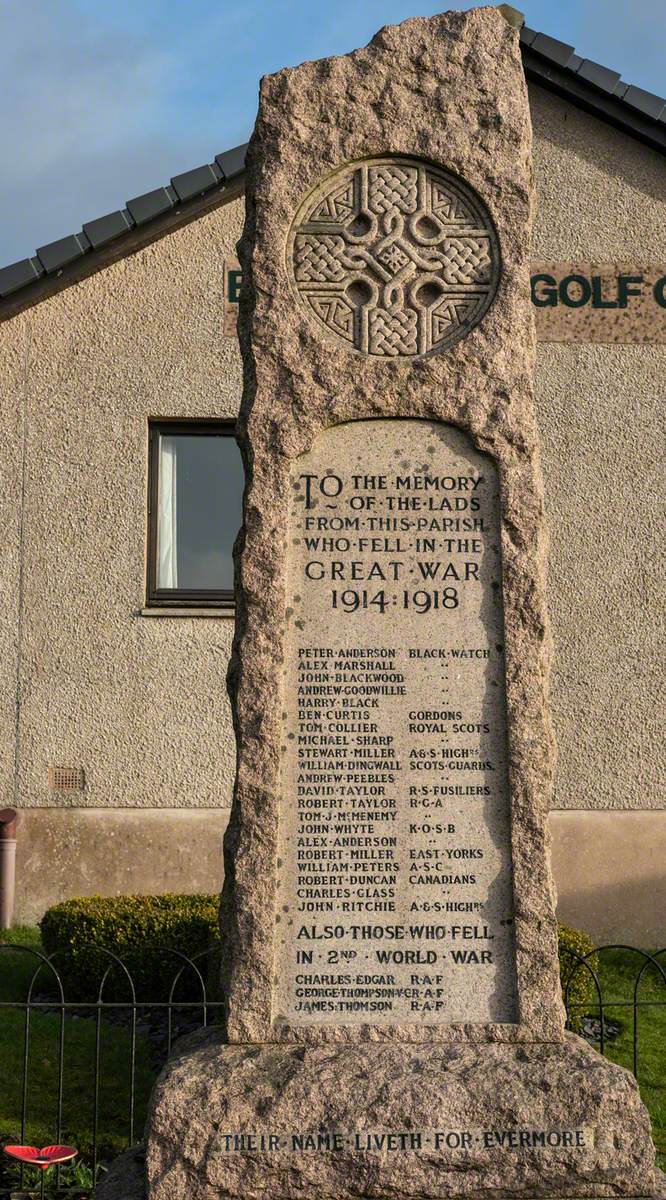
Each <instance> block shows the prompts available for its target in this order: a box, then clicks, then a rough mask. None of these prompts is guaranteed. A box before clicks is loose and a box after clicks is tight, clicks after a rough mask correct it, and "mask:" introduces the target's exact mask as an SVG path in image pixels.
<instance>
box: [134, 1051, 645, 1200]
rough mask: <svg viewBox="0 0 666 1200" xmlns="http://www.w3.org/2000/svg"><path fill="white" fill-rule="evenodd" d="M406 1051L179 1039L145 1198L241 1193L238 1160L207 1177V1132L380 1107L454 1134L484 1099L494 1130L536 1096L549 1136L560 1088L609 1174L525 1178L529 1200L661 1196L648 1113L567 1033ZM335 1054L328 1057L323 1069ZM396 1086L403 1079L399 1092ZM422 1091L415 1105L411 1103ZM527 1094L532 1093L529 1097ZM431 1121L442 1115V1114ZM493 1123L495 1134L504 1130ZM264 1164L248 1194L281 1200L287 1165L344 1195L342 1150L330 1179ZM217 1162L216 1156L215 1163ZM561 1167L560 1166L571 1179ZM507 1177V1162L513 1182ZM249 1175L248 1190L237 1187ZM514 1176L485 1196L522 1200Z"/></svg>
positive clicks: (334, 1118)
mask: <svg viewBox="0 0 666 1200" xmlns="http://www.w3.org/2000/svg"><path fill="white" fill-rule="evenodd" d="M406 1049H407V1048H406V1047H402V1046H396V1045H395V1044H391V1043H384V1044H383V1045H382V1044H378V1043H376V1042H375V1043H370V1044H366V1045H362V1044H361V1045H359V1044H357V1045H337V1046H330V1045H318V1046H309V1047H303V1046H297V1045H289V1046H286V1045H276V1044H274V1043H273V1044H267V1045H264V1046H246V1047H243V1046H239V1045H230V1044H228V1043H225V1042H224V1039H223V1037H222V1035H221V1033H220V1031H219V1030H208V1031H198V1032H197V1033H196V1034H193V1035H191V1036H190V1037H189V1038H186V1039H183V1040H182V1041H181V1043H180V1046H179V1049H178V1050H177V1051H176V1053H174V1055H173V1056H172V1058H171V1059H170V1060H169V1063H168V1064H167V1066H166V1067H165V1069H164V1071H163V1073H162V1075H161V1077H160V1080H159V1082H158V1084H157V1085H156V1087H155V1090H154V1093H153V1097H152V1100H151V1105H150V1110H149V1115H148V1123H147V1143H148V1155H147V1163H148V1174H149V1178H150V1179H151V1181H152V1188H153V1189H154V1190H151V1192H150V1195H151V1196H154V1197H155V1200H171V1197H172V1195H173V1194H178V1195H180V1194H183V1195H186V1194H187V1195H189V1190H188V1189H190V1190H191V1191H192V1195H193V1196H194V1197H203V1196H204V1195H205V1196H206V1197H208V1196H209V1195H213V1194H215V1195H217V1194H218V1192H217V1191H216V1190H215V1189H216V1188H219V1189H220V1191H219V1194H220V1195H225V1196H234V1197H239V1196H240V1195H241V1194H242V1190H243V1189H242V1186H241V1187H240V1188H239V1170H240V1171H241V1176H240V1182H241V1184H242V1182H243V1178H244V1177H243V1175H242V1170H243V1169H244V1168H242V1166H240V1167H239V1158H238V1156H237V1155H232V1156H231V1158H230V1159H229V1176H228V1179H227V1177H226V1175H225V1174H222V1175H220V1158H219V1153H218V1151H217V1149H216V1137H217V1131H219V1130H220V1129H223V1130H230V1129H231V1130H234V1129H240V1130H246V1131H247V1130H252V1131H260V1130H262V1129H263V1130H266V1129H268V1130H275V1129H276V1128H277V1129H284V1128H285V1118H286V1122H287V1124H286V1127H287V1128H290V1127H291V1128H298V1129H310V1128H312V1129H320V1128H321V1129H323V1128H329V1126H330V1127H331V1128H341V1127H343V1128H344V1127H345V1126H344V1124H342V1125H341V1121H344V1115H343V1114H347V1115H348V1117H349V1125H348V1126H347V1127H348V1128H351V1129H354V1128H366V1127H367V1124H368V1121H370V1122H372V1121H373V1119H374V1120H375V1121H377V1120H378V1123H379V1126H380V1127H381V1126H382V1125H383V1124H384V1122H382V1120H381V1118H377V1117H376V1116H375V1117H374V1118H373V1116H372V1115H371V1114H376V1113H377V1112H378V1111H379V1110H380V1109H384V1110H385V1111H386V1113H388V1114H389V1116H388V1127H389V1128H396V1127H397V1126H396V1124H395V1117H396V1112H400V1113H403V1112H405V1113H408V1114H409V1120H410V1121H411V1123H412V1125H411V1127H415V1128H419V1127H421V1126H422V1124H423V1121H424V1117H425V1119H426V1121H428V1120H429V1119H430V1118H431V1117H432V1115H433V1114H434V1113H437V1114H438V1117H437V1118H436V1123H437V1120H439V1121H441V1120H443V1119H446V1120H448V1121H452V1122H453V1125H452V1126H451V1127H452V1128H459V1127H462V1128H464V1127H465V1124H464V1122H465V1121H467V1120H470V1119H473V1118H472V1117H471V1114H472V1113H473V1114H474V1115H475V1116H476V1117H477V1118H478V1119H479V1120H481V1121H485V1120H488V1119H489V1117H488V1107H489V1105H490V1106H491V1107H493V1106H494V1098H495V1094H497V1097H498V1103H499V1108H498V1115H497V1119H498V1120H499V1121H500V1122H501V1121H507V1120H508V1121H509V1124H511V1123H512V1121H511V1115H513V1117H514V1121H513V1123H514V1124H518V1125H520V1124H521V1123H525V1121H526V1110H527V1109H529V1112H530V1113H531V1112H532V1105H533V1102H534V1101H536V1110H535V1112H538V1114H539V1115H538V1117H537V1116H536V1115H535V1116H534V1118H533V1119H535V1120H540V1121H542V1122H550V1124H551V1125H553V1127H559V1123H560V1122H561V1121H562V1118H563V1114H564V1113H567V1114H568V1113H569V1112H570V1107H569V1105H570V1102H569V1101H568V1099H567V1095H566V1080H568V1079H570V1080H571V1086H572V1088H573V1110H571V1121H572V1122H573V1126H574V1127H575V1126H578V1125H579V1124H586V1123H592V1124H593V1125H595V1126H596V1127H598V1129H599V1131H600V1133H601V1134H602V1137H601V1141H600V1144H599V1147H598V1151H597V1154H598V1155H600V1159H599V1165H598V1169H599V1171H600V1172H602V1173H605V1174H606V1175H608V1176H609V1177H608V1179H607V1182H604V1181H603V1180H602V1179H600V1178H598V1176H597V1173H596V1169H595V1171H594V1173H593V1174H592V1171H591V1167H592V1164H590V1163H587V1164H584V1165H582V1167H581V1169H580V1170H579V1178H578V1179H577V1181H574V1180H573V1179H572V1181H571V1187H572V1190H571V1192H569V1191H568V1188H567V1182H566V1181H567V1179H568V1178H569V1176H568V1174H567V1171H566V1170H564V1172H563V1173H562V1172H556V1173H555V1176H553V1178H552V1186H548V1187H546V1186H543V1185H542V1187H541V1189H539V1188H538V1187H536V1185H535V1183H532V1189H534V1192H535V1193H539V1194H540V1196H541V1200H543V1197H545V1196H557V1197H560V1198H563V1197H567V1198H569V1200H571V1198H572V1197H576V1196H582V1194H583V1193H584V1194H585V1196H586V1198H587V1200H590V1197H596V1198H601V1197H605V1196H611V1195H615V1196H627V1195H629V1196H636V1195H647V1196H652V1195H654V1196H659V1195H660V1194H661V1195H663V1194H665V1191H664V1189H665V1185H666V1178H665V1177H664V1176H663V1175H662V1174H661V1173H660V1172H658V1171H655V1170H654V1148H653V1147H652V1146H651V1143H650V1139H649V1127H650V1122H649V1117H648V1114H647V1111H646V1110H645V1107H644V1105H643V1104H642V1102H641V1099H640V1094H639V1089H638V1085H637V1083H636V1080H635V1078H634V1077H633V1076H632V1075H631V1073H630V1072H628V1071H626V1070H625V1069H624V1068H622V1067H619V1066H618V1065H617V1064H615V1063H613V1062H612V1061H610V1060H608V1059H606V1058H605V1057H603V1056H601V1055H599V1054H598V1052H597V1051H595V1050H594V1049H593V1048H592V1047H590V1046H589V1045H588V1044H587V1043H586V1042H584V1041H583V1040H582V1039H581V1038H578V1037H577V1036H576V1035H574V1034H571V1033H567V1034H566V1036H565V1040H564V1042H563V1043H560V1044H550V1045H544V1044H533V1045H532V1046H522V1047H521V1046H514V1047H511V1046H506V1045H505V1046H502V1045H499V1044H495V1045H494V1046H492V1047H480V1046H474V1045H467V1046H466V1047H460V1046H452V1045H448V1046H447V1045H445V1044H440V1045H439V1047H437V1048H435V1047H432V1048H430V1047H419V1046H412V1047H411V1048H410V1051H407V1053H406V1054H405V1051H406ZM432 1054H434V1055H435V1056H438V1058H437V1062H436V1063H433V1062H432V1061H430V1056H431V1055H432ZM424 1055H426V1056H428V1059H429V1068H426V1070H425V1073H423V1066H421V1067H420V1068H418V1069H417V1063H418V1062H419V1061H420V1062H421V1063H422V1061H423V1056H424ZM338 1056H339V1059H340V1060H341V1061H338V1062H337V1065H333V1064H334V1063H335V1061H336V1059H338ZM412 1056H414V1058H415V1062H414V1064H413V1065H412V1063H411V1061H408V1060H410V1059H411V1057H412ZM440 1057H441V1063H440V1061H439V1058H440ZM477 1067H478V1068H479V1070H477ZM514 1071H515V1072H516V1073H517V1075H518V1076H519V1082H518V1085H517V1088H516V1091H515V1096H514V1097H512V1095H511V1090H510V1089H509V1091H508V1092H507V1088H506V1084H507V1081H508V1079H509V1077H510V1076H512V1074H513V1072H514ZM449 1072H450V1078H449V1079H448V1082H447V1080H446V1077H447V1075H449ZM342 1078H344V1079H347V1080H348V1085H347V1090H346V1091H345V1088H344V1087H343V1086H339V1084H338V1081H339V1080H341V1079H342ZM405 1078H409V1080H411V1089H410V1087H407V1089H405V1087H404V1083H405ZM360 1079H368V1080H370V1079H373V1080H375V1083H374V1086H373V1085H372V1084H370V1083H368V1087H367V1089H364V1088H363V1087H360V1086H358V1083H359V1080H360ZM391 1081H392V1082H391ZM545 1081H549V1086H548V1087H545V1086H544V1084H545ZM479 1086H480V1089H481V1090H480V1092H479V1091H478V1087H479ZM387 1087H388V1089H389V1090H388V1091H387V1090H386V1089H387ZM433 1088H434V1092H433ZM423 1089H425V1092H426V1096H427V1099H423V1098H422V1092H423ZM530 1092H532V1093H534V1094H533V1095H532V1096H531V1095H530ZM551 1094H552V1099H551ZM479 1105H481V1108H479ZM378 1106H379V1107H378ZM396 1106H397V1107H396ZM405 1106H406V1107H405ZM515 1106H517V1107H515ZM514 1109H515V1111H514ZM445 1113H448V1116H447V1117H446V1118H445V1117H444V1114H445ZM588 1113H589V1117H588V1116H587V1114H588ZM400 1119H402V1120H405V1119H406V1118H404V1117H403V1118H399V1120H398V1124H399V1122H400ZM528 1119H529V1118H528ZM459 1121H462V1122H463V1125H462V1126H459V1125H457V1124H456V1122H459ZM294 1122H295V1124H294ZM565 1124H566V1119H565ZM499 1127H500V1128H504V1125H501V1124H500V1126H499ZM538 1127H543V1128H545V1127H548V1125H547V1124H542V1125H541V1126H538ZM622 1133H625V1135H626V1136H625V1142H626V1144H625V1146H624V1148H623V1154H622V1156H621V1157H620V1158H619V1159H618V1160H617V1161H616V1160H615V1151H614V1149H613V1147H614V1145H615V1141H616V1139H617V1138H618V1136H620V1137H621V1136H622ZM267 1157H268V1159H270V1160H271V1161H272V1166H271V1165H268V1164H267V1172H268V1174H267V1175H266V1182H264V1179H263V1176H262V1175H261V1173H259V1174H257V1171H258V1166H257V1164H256V1163H254V1165H253V1166H251V1167H250V1166H248V1170H249V1171H250V1175H249V1176H248V1188H247V1190H248V1194H250V1193H251V1194H252V1195H253V1196H258V1195H262V1196H263V1195H264V1194H265V1189H266V1188H267V1187H268V1188H270V1189H272V1193H271V1194H274V1195H275V1196H276V1197H282V1196H287V1195H292V1194H296V1193H294V1192H292V1191H291V1182H293V1181H292V1179H291V1175H290V1168H289V1167H288V1166H287V1164H288V1163H291V1162H292V1161H293V1162H294V1163H296V1162H297V1161H298V1162H300V1166H299V1167H298V1177H299V1178H301V1184H300V1187H301V1189H302V1188H303V1187H304V1186H305V1184H306V1182H307V1187H305V1191H307V1190H308V1188H310V1189H311V1190H314V1191H315V1192H316V1182H317V1180H318V1181H319V1183H320V1184H321V1191H322V1192H323V1193H325V1194H326V1195H333V1194H337V1190H336V1188H335V1187H334V1186H333V1183H334V1180H335V1179H337V1180H338V1181H339V1182H340V1181H341V1180H344V1186H342V1187H341V1189H340V1192H341V1194H343V1195H344V1196H345V1197H346V1200H352V1197H354V1192H353V1190H352V1188H353V1183H352V1182H351V1180H352V1178H353V1172H352V1174H351V1175H350V1174H349V1173H348V1170H347V1168H348V1167H349V1169H350V1170H352V1167H353V1164H354V1163H356V1162H357V1158H356V1156H355V1155H354V1153H353V1152H352V1153H351V1154H349V1153H348V1154H346V1155H345V1156H343V1157H344V1162H343V1164H342V1166H341V1168H340V1170H338V1169H337V1167H336V1168H335V1169H334V1171H333V1173H332V1174H331V1172H330V1170H329V1169H328V1168H327V1169H326V1171H325V1172H324V1173H323V1174H322V1175H321V1176H318V1174H317V1170H316V1164H315V1162H314V1160H313V1159H311V1158H310V1157H309V1156H307V1155H306V1156H305V1160H303V1161H302V1162H301V1160H300V1156H296V1159H294V1160H292V1159H291V1157H290V1156H288V1157H287V1159H284V1160H281V1161H279V1162H278V1163H276V1162H275V1161H273V1156H271V1155H268V1156H267ZM334 1157H335V1158H337V1156H334ZM251 1158H254V1156H251ZM225 1159H226V1156H224V1155H223V1156H222V1162H224V1161H225ZM240 1161H241V1163H242V1160H240ZM329 1165H330V1164H329ZM439 1165H440V1164H433V1163H432V1162H429V1163H428V1162H426V1164H425V1165H424V1164H423V1163H421V1164H420V1165H419V1166H418V1169H417V1166H415V1171H416V1173H417V1178H416V1180H415V1182H414V1195H422V1194H423V1195H431V1194H437V1190H436V1188H435V1189H434V1190H433V1191H431V1190H430V1189H429V1188H428V1187H427V1186H425V1182H426V1176H424V1173H423V1172H424V1171H426V1172H428V1171H429V1170H430V1169H431V1168H432V1167H433V1166H439ZM497 1165H498V1163H497V1161H495V1162H494V1163H493V1162H489V1165H488V1170H489V1172H490V1177H489V1179H488V1180H487V1182H486V1184H485V1186H483V1184H481V1183H480V1181H476V1183H477V1187H480V1188H481V1189H482V1190H483V1194H484V1195H491V1194H492V1195H494V1194H495V1191H494V1190H493V1189H494V1188H495V1189H496V1188H497V1184H496V1183H493V1182H492V1179H493V1175H494V1172H496V1170H497ZM394 1166H395V1164H394V1163H393V1164H392V1163H391V1159H390V1156H389V1159H388V1160H386V1161H385V1162H383V1163H381V1164H377V1163H376V1162H375V1163H373V1172H372V1178H371V1177H370V1176H368V1177H367V1178H366V1179H365V1184H366V1188H367V1194H368V1195H373V1196H379V1195H382V1196H383V1195H384V1194H386V1195H387V1196H388V1195H391V1194H393V1187H394V1185H395V1176H394V1170H393V1168H394ZM209 1168H210V1170H209ZM551 1168H552V1164H551ZM354 1169H355V1168H354ZM470 1169H472V1170H474V1169H476V1170H478V1162H477V1166H476V1168H475V1167H474V1166H473V1165H472V1166H471V1168H470ZM574 1169H575V1168H574V1165H573V1163H572V1165H571V1172H573V1171H574ZM377 1170H379V1171H380V1174H379V1175H377V1174H376V1171H377ZM441 1170H442V1171H443V1172H444V1173H448V1174H450V1173H451V1170H452V1164H451V1161H450V1159H449V1160H448V1161H447V1160H446V1156H445V1158H444V1159H443V1160H442V1163H441ZM484 1170H485V1166H484ZM515 1170H516V1168H515V1164H514V1165H513V1171H514V1174H515ZM531 1173H532V1175H533V1174H534V1173H535V1163H534V1161H532V1162H531ZM306 1177H307V1178H306ZM250 1179H251V1180H252V1182H253V1186H250V1182H249V1181H250ZM521 1179H524V1176H523V1175H522V1174H521V1173H520V1172H519V1174H518V1175H516V1177H515V1178H514V1179H513V1180H512V1181H510V1182H507V1185H506V1188H505V1189H504V1190H503V1189H502V1188H499V1190H498V1191H497V1195H498V1197H499V1196H509V1195H511V1196H514V1197H515V1196H518V1195H520V1196H522V1197H524V1198H525V1200H526V1198H527V1197H529V1196H530V1195H532V1194H533V1193H532V1190H529V1191H528V1190H527V1189H526V1190H525V1191H523V1190H522V1188H521V1186H520V1180H521ZM225 1180H226V1186H225V1182H224V1181H225ZM586 1180H587V1187H586V1184H585V1181H586ZM260 1181H261V1182H260ZM433 1182H434V1180H433ZM474 1183H475V1181H474V1180H472V1181H471V1187H470V1184H469V1183H468V1185H467V1186H466V1187H461V1189H460V1192H458V1191H456V1192H455V1194H456V1195H458V1194H460V1195H461V1196H462V1195H465V1196H468V1197H471V1196H473V1195H476V1194H477V1192H476V1190H475V1188H474ZM371 1184H372V1186H371ZM613 1188H614V1189H615V1190H614V1191H613V1190H612V1189H613ZM512 1189H513V1190H512ZM609 1189H611V1190H609ZM625 1189H626V1190H625ZM631 1189H638V1190H637V1191H634V1190H631ZM640 1189H644V1190H642V1191H641V1190H640ZM651 1189H654V1190H651ZM397 1192H398V1193H399V1194H400V1195H401V1196H403V1197H406V1196H407V1195H408V1194H410V1193H409V1191H408V1190H407V1189H404V1188H402V1187H398V1188H397ZM266 1194H268V1193H266ZM299 1194H300V1192H299ZM364 1194H366V1193H364Z"/></svg>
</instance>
